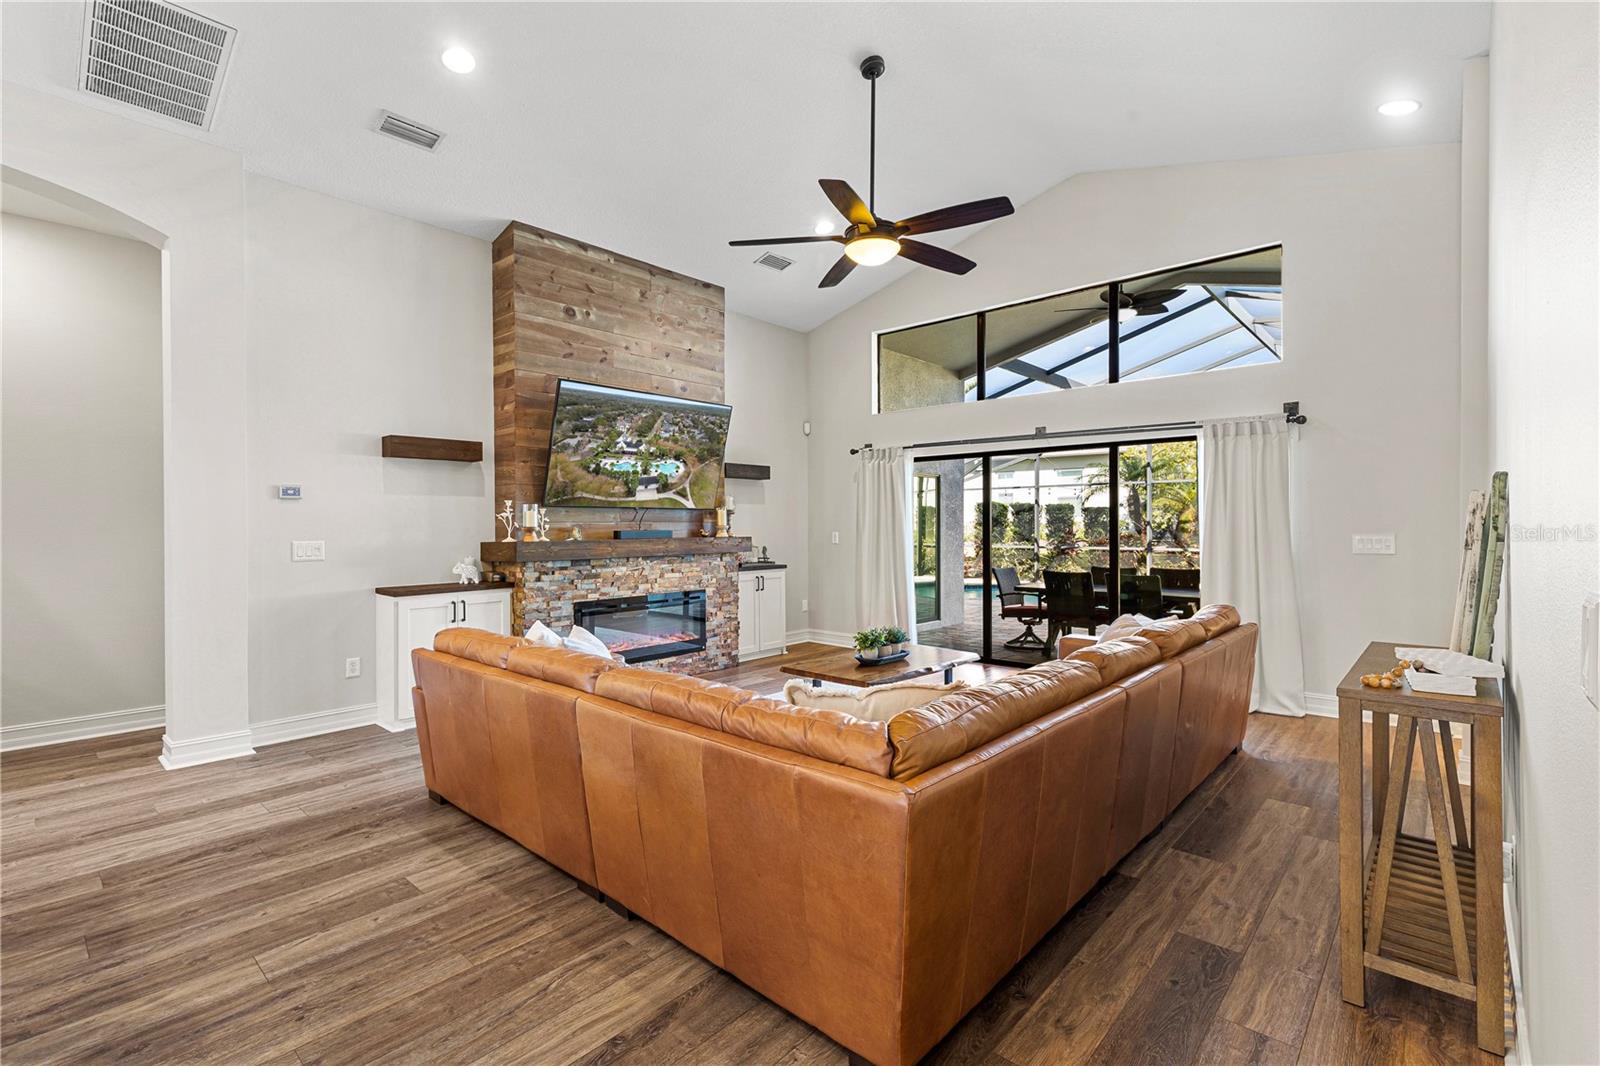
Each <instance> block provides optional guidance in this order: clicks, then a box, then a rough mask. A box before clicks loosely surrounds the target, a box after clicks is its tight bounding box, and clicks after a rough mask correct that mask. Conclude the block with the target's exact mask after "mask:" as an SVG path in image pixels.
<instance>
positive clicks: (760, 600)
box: [739, 570, 789, 661]
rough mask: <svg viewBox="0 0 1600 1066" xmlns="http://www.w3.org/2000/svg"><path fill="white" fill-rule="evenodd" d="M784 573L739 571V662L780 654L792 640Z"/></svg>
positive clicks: (777, 571) (775, 571) (780, 571)
mask: <svg viewBox="0 0 1600 1066" xmlns="http://www.w3.org/2000/svg"><path fill="white" fill-rule="evenodd" d="M785 596H786V581H785V574H784V571H782V570H741V571H739V659H740V661H743V660H745V659H755V658H759V657H760V656H763V655H777V654H780V653H781V652H783V651H785V650H787V648H788V639H789V620H788V604H787V602H786V600H785Z"/></svg>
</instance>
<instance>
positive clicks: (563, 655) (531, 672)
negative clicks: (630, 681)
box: [505, 647, 618, 692]
mask: <svg viewBox="0 0 1600 1066" xmlns="http://www.w3.org/2000/svg"><path fill="white" fill-rule="evenodd" d="M505 668H506V669H507V670H510V671H511V672H512V673H517V674H521V675H523V676H524V677H532V678H536V679H538V680H540V681H548V682H550V683H551V684H552V685H565V686H567V687H568V688H575V689H577V690H578V691H579V692H593V691H594V686H595V682H596V681H598V680H599V679H600V676H601V675H602V674H605V673H606V672H607V671H610V670H614V669H617V668H618V664H617V663H615V662H613V661H612V660H610V659H602V658H600V656H598V655H589V654H586V653H584V652H581V651H568V650H567V649H566V648H536V647H519V648H514V649H512V652H511V654H510V655H508V656H506V662H505Z"/></svg>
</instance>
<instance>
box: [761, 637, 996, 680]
mask: <svg viewBox="0 0 1600 1066" xmlns="http://www.w3.org/2000/svg"><path fill="white" fill-rule="evenodd" d="M977 661H978V657H977V656H976V655H974V654H973V653H972V652H970V651H957V650H956V649H955V648H936V647H934V646H933V645H932V644H913V645H911V654H909V655H907V656H906V657H905V658H904V659H901V660H900V661H899V662H894V663H885V664H884V665H882V666H862V665H861V664H860V663H858V662H856V653H855V651H854V649H849V648H841V649H840V650H838V651H836V652H830V653H828V654H826V655H817V656H813V657H811V658H808V659H806V660H805V661H804V662H799V663H793V664H791V665H788V666H781V667H779V668H778V669H780V670H781V671H783V672H784V673H786V674H793V675H794V676H795V677H807V678H810V679H811V684H812V685H813V686H818V685H821V684H822V683H823V682H824V681H832V682H833V683H835V684H838V685H859V686H862V687H869V686H872V685H889V684H893V683H894V682H896V681H905V680H908V679H910V678H913V677H922V676H923V675H924V674H931V673H935V672H937V671H940V670H942V671H944V679H945V682H946V683H947V684H948V683H949V682H950V681H952V680H954V677H955V668H956V667H958V666H960V665H961V664H962V663H975V662H977Z"/></svg>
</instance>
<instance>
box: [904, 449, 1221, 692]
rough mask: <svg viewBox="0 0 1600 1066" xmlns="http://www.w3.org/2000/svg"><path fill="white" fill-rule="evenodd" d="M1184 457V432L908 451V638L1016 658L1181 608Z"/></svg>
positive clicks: (1189, 516) (1189, 469) (1191, 602)
mask: <svg viewBox="0 0 1600 1066" xmlns="http://www.w3.org/2000/svg"><path fill="white" fill-rule="evenodd" d="M1196 452H1197V449H1196V445H1195V441H1194V440H1193V439H1184V440H1168V441H1156V442H1138V443H1134V442H1128V443H1116V444H1097V445H1093V446H1085V447H1076V448H1061V449H1050V450H1039V451H1029V452H1013V451H1008V452H990V453H987V454H982V455H964V456H942V457H937V458H928V459H919V460H918V462H917V463H916V466H915V476H916V482H915V484H916V501H917V509H916V513H915V515H914V516H913V522H914V528H913V534H914V537H913V540H914V545H915V548H916V567H915V568H916V571H917V607H918V610H917V620H918V639H919V640H921V641H922V642H923V643H925V644H934V645H938V646H941V647H952V648H960V649H962V650H965V651H972V652H976V653H978V654H980V655H982V656H983V657H984V658H985V659H988V660H990V661H993V662H1002V663H1014V664H1017V665H1023V666H1027V665H1032V664H1034V663H1038V662H1041V661H1043V660H1044V659H1047V658H1055V652H1054V650H1053V647H1054V640H1053V637H1054V636H1056V635H1058V634H1062V633H1067V632H1076V633H1080V634H1081V633H1093V632H1095V631H1096V629H1097V628H1099V627H1100V626H1102V625H1104V624H1105V623H1106V622H1109V621H1110V620H1111V619H1113V618H1115V617H1116V616H1117V615H1119V614H1123V613H1130V612H1137V613H1143V614H1146V615H1149V616H1150V617H1165V616H1168V615H1173V614H1189V613H1193V610H1194V606H1196V605H1198V603H1199V595H1200V591H1199V585H1200V580H1199V577H1200V575H1199V523H1198V506H1197V500H1198V473H1199V468H1198V462H1197V458H1196ZM935 515H937V519H935ZM1114 558H1115V559H1118V560H1119V561H1120V566H1114V565H1113V564H1112V560H1113V559H1114Z"/></svg>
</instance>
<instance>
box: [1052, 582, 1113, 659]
mask: <svg viewBox="0 0 1600 1066" xmlns="http://www.w3.org/2000/svg"><path fill="white" fill-rule="evenodd" d="M1044 609H1045V617H1046V618H1048V619H1049V622H1050V627H1049V630H1048V635H1047V636H1046V637H1045V648H1046V652H1047V653H1048V650H1049V649H1051V648H1054V647H1055V646H1056V638H1057V637H1060V636H1061V635H1062V634H1064V633H1070V632H1072V628H1073V627H1074V626H1083V627H1084V628H1085V629H1087V630H1088V631H1089V632H1090V633H1091V634H1092V633H1093V632H1094V629H1095V626H1096V625H1098V624H1099V623H1100V622H1102V621H1104V620H1106V616H1107V612H1106V609H1105V608H1104V607H1102V606H1101V605H1099V604H1098V603H1096V602H1095V595H1094V584H1093V580H1092V579H1091V578H1090V576H1089V575H1088V573H1087V572H1085V571H1082V570H1078V571H1063V570H1046V571H1045V572H1044Z"/></svg>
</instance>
